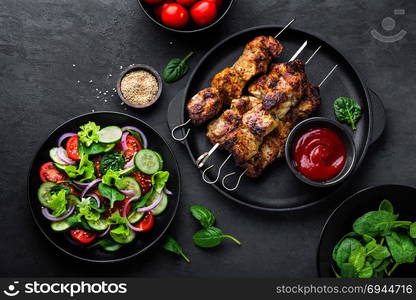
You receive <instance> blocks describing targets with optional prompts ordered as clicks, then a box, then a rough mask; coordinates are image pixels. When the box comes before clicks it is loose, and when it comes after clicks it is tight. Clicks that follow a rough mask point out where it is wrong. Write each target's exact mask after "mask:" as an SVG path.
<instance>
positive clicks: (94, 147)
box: [78, 143, 116, 155]
mask: <svg viewBox="0 0 416 300" xmlns="http://www.w3.org/2000/svg"><path fill="white" fill-rule="evenodd" d="M115 146H116V144H101V143H92V144H91V146H89V147H87V146H82V144H80V145H79V146H78V151H79V152H80V153H85V154H88V155H95V154H100V153H103V152H108V151H110V150H112V149H113V148H114V147H115Z"/></svg>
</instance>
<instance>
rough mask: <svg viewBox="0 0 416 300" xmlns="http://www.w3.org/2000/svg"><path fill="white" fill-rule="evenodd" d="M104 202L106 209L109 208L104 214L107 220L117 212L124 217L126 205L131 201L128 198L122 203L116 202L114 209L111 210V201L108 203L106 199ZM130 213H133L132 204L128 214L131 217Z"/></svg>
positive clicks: (128, 208)
mask: <svg viewBox="0 0 416 300" xmlns="http://www.w3.org/2000/svg"><path fill="white" fill-rule="evenodd" d="M100 198H101V197H100ZM104 201H105V203H106V207H107V210H106V211H105V212H104V217H105V218H108V217H109V216H111V215H112V214H113V213H115V212H116V211H117V210H118V211H119V212H120V216H122V215H123V209H124V206H126V203H127V201H129V198H128V197H126V198H124V200H122V201H116V202H114V206H113V208H110V201H108V199H105V200H104ZM130 211H131V204H129V205H128V206H127V212H126V214H127V215H129V213H130Z"/></svg>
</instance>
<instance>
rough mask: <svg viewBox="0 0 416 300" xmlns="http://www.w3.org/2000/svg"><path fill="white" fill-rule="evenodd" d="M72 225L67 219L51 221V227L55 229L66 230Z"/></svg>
mask: <svg viewBox="0 0 416 300" xmlns="http://www.w3.org/2000/svg"><path fill="white" fill-rule="evenodd" d="M70 227H71V224H70V223H69V222H67V221H66V220H62V221H58V222H52V223H51V228H52V230H53V231H65V230H67V229H69V228H70Z"/></svg>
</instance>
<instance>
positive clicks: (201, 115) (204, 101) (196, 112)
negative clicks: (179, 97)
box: [186, 88, 223, 125]
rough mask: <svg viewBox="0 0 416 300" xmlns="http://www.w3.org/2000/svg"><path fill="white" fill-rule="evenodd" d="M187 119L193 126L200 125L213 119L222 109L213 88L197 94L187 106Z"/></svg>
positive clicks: (216, 91) (221, 104)
mask: <svg viewBox="0 0 416 300" xmlns="http://www.w3.org/2000/svg"><path fill="white" fill-rule="evenodd" d="M186 107H187V109H188V114H189V118H190V119H191V120H192V123H193V124H194V125H201V124H202V123H204V122H205V121H206V120H209V119H212V118H213V117H215V116H216V115H217V114H218V113H219V112H220V111H221V110H222V107H223V102H222V101H221V98H220V96H219V93H218V90H217V89H215V88H206V89H203V90H202V91H200V92H198V94H196V95H195V96H193V97H192V98H191V100H189V102H188V104H187V106H186Z"/></svg>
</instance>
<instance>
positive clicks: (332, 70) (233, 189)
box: [218, 53, 338, 192]
mask: <svg viewBox="0 0 416 300" xmlns="http://www.w3.org/2000/svg"><path fill="white" fill-rule="evenodd" d="M312 55H315V53H314V54H312ZM308 61H309V60H308ZM337 67H338V65H335V66H334V67H333V68H332V69H331V70H330V71H329V72H328V74H326V76H325V77H324V79H322V81H321V83H320V84H319V85H318V87H321V86H322V85H323V84H324V83H325V81H326V80H327V79H328V78H329V77H330V76H331V75H332V73H333V72H334V71H335V69H336V68H337ZM247 171H248V169H244V171H243V172H241V174H240V176H238V179H237V183H236V184H235V186H234V187H232V188H229V187H227V186H226V185H225V180H226V179H227V178H228V177H230V176H233V175H234V174H236V172H231V173H229V174H227V175H225V176H224V177H223V178H222V186H223V187H224V188H225V189H226V190H227V191H230V192H232V191H235V190H236V189H237V188H238V186H239V185H240V181H241V179H242V178H243V176H244V174H246V173H247ZM218 177H219V174H218Z"/></svg>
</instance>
